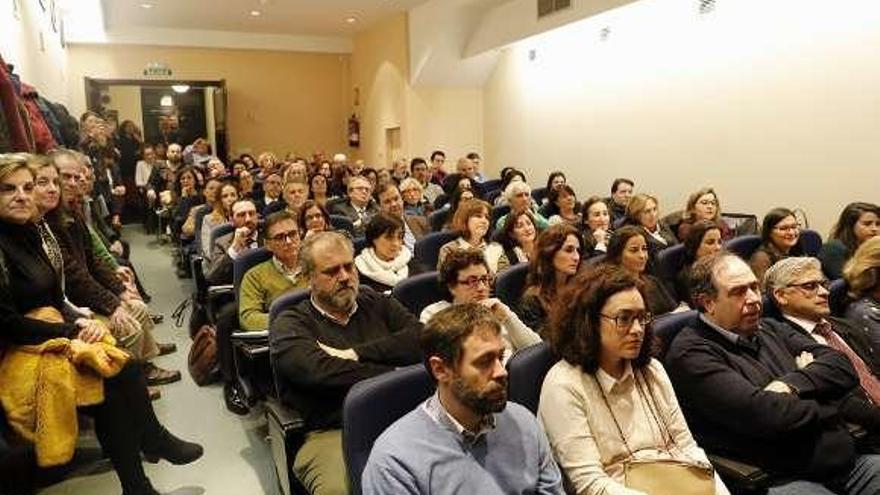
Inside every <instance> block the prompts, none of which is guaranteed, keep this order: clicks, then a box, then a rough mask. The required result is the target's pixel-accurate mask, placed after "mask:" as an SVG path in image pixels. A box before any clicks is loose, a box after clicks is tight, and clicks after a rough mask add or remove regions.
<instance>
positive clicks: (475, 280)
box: [458, 275, 492, 289]
mask: <svg viewBox="0 0 880 495" xmlns="http://www.w3.org/2000/svg"><path fill="white" fill-rule="evenodd" d="M458 283H459V284H462V285H466V286H468V287H470V288H471V289H476V288H477V287H479V286H480V284H483V285H485V286H491V285H492V277H490V276H489V275H481V276H479V277H477V276H476V275H472V276H470V277H468V278H466V279H464V280H458Z"/></svg>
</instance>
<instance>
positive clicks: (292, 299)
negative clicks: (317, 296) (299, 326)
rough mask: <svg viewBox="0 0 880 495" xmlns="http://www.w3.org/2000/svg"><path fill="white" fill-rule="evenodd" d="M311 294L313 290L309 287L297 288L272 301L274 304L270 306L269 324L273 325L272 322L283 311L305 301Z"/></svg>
mask: <svg viewBox="0 0 880 495" xmlns="http://www.w3.org/2000/svg"><path fill="white" fill-rule="evenodd" d="M310 295H311V291H310V290H309V289H297V290H294V291H291V292H288V293H287V294H284V295H283V296H280V297H278V299H275V300H274V301H272V304H271V305H270V306H269V326H270V327H271V326H272V322H273V321H275V318H277V317H278V315H279V314H281V312H282V311H284V310H285V309H287V308H292V307H294V306H296V305H297V304H299V303H300V302H302V301H305V300H306V299H308V298H309V296H310Z"/></svg>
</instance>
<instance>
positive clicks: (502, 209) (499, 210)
mask: <svg viewBox="0 0 880 495" xmlns="http://www.w3.org/2000/svg"><path fill="white" fill-rule="evenodd" d="M508 213H510V205H501V206H496V207H494V208H492V213H491V217H492V218H490V219H489V230H492V229H494V228H495V224H496V223H498V219H499V218H501V217H503V216H504V215H507V214H508Z"/></svg>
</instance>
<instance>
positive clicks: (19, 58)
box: [0, 0, 69, 104]
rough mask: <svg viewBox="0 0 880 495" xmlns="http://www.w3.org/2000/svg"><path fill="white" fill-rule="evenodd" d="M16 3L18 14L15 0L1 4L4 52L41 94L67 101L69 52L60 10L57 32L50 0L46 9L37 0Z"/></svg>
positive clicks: (0, 31)
mask: <svg viewBox="0 0 880 495" xmlns="http://www.w3.org/2000/svg"><path fill="white" fill-rule="evenodd" d="M16 3H17V4H18V17H16V16H15V15H14V14H13V1H12V0H5V1H3V2H2V3H0V54H2V55H3V59H4V60H5V61H6V63H9V64H14V65H15V72H16V73H17V74H19V75H20V76H21V78H22V80H23V81H24V82H26V83H28V84H30V85H31V86H33V87H35V88H37V91H38V92H39V93H40V94H42V95H43V96H45V97H47V98H48V99H50V100H52V101H56V102H59V103H65V104H67V103H68V102H69V97H68V94H67V78H68V72H67V51H66V50H65V49H63V48H62V47H61V36H60V30H61V28H60V16H61V13H60V11H59V12H56V16H57V17H58V19H57V23H56V25H57V27H58V31H57V32H56V31H55V30H53V29H52V24H51V18H50V16H49V10H48V6H49V2H48V1H47V2H44V3H45V4H46V11H45V12H44V11H43V10H42V9H41V8H40V5H39V3H38V2H37V1H35V0H17V2H16ZM41 35H42V40H43V42H42V43H40V38H41Z"/></svg>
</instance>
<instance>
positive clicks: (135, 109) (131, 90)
mask: <svg viewBox="0 0 880 495" xmlns="http://www.w3.org/2000/svg"><path fill="white" fill-rule="evenodd" d="M108 95H109V96H110V103H109V104H108V105H106V107H107V108H108V109H111V110H116V111H117V112H119V123H120V124H121V123H122V122H123V121H125V120H131V121H132V122H134V123H135V125H136V126H138V127H139V128H140V129H143V128H144V112H143V110H142V109H141V88H140V86H110V87H109V88H108Z"/></svg>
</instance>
